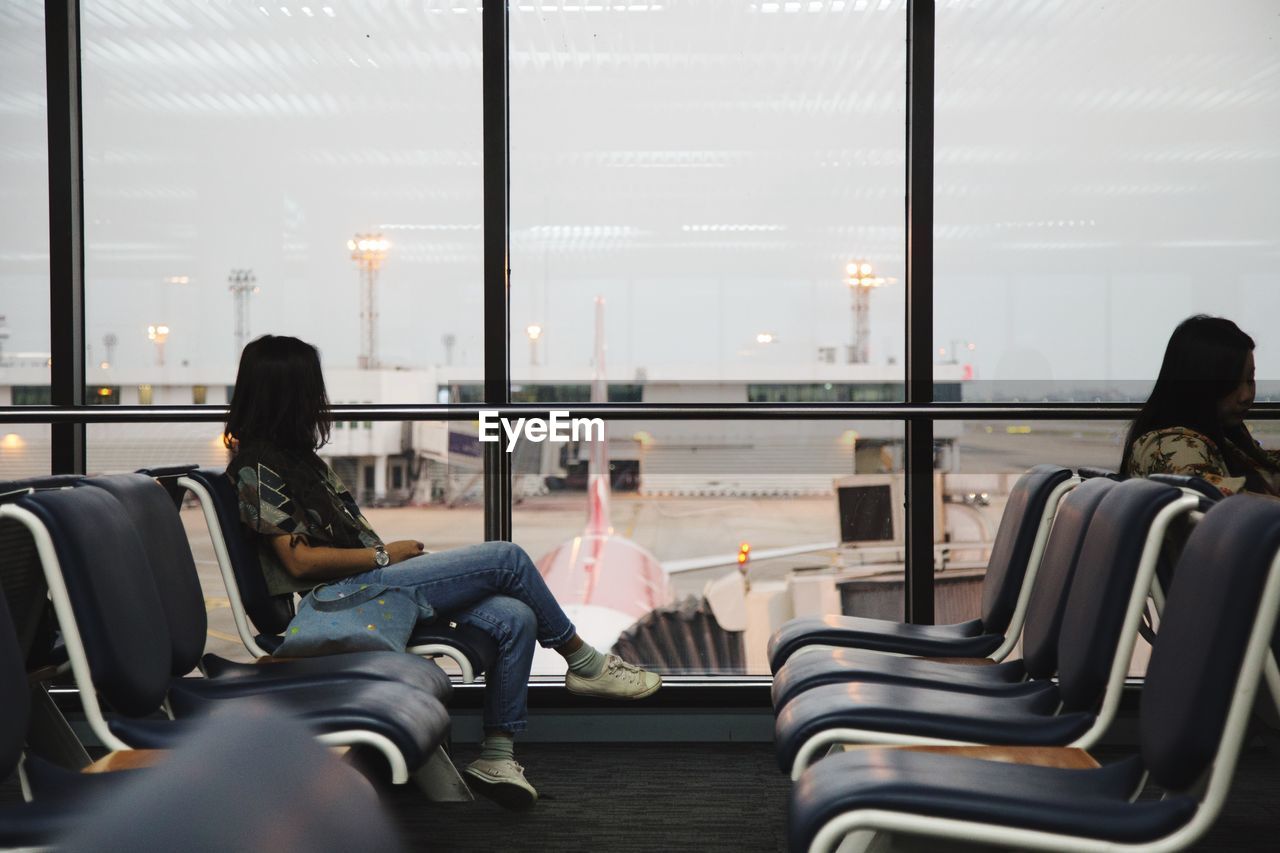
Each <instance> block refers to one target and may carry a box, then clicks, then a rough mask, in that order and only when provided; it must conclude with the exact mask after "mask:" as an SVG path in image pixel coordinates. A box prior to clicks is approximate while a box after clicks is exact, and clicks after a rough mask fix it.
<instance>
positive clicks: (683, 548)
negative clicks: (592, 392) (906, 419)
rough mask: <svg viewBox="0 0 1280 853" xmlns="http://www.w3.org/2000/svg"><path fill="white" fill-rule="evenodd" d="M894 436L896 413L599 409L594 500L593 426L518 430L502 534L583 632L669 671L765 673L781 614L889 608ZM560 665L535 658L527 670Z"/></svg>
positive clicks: (896, 562)
mask: <svg viewBox="0 0 1280 853" xmlns="http://www.w3.org/2000/svg"><path fill="white" fill-rule="evenodd" d="M566 431H567V428H566ZM902 433H903V431H902V425H901V424H900V423H898V422H896V421H863V422H835V421H808V422H788V423H782V422H777V421H740V422H733V421H610V422H609V424H608V430H607V435H608V438H607V448H608V450H607V457H608V464H609V470H610V478H609V479H610V488H609V490H608V491H609V494H608V495H607V496H606V497H605V498H604V499H603V500H599V499H598V496H597V495H596V492H595V491H594V490H593V489H592V487H591V485H592V476H591V472H592V471H593V470H597V471H598V470H601V468H600V466H601V465H602V463H601V462H600V461H599V459H600V457H599V456H597V457H595V461H594V462H593V452H594V453H599V452H600V448H601V447H602V446H603V444H602V442H600V441H599V434H598V433H596V432H591V433H590V434H591V440H587V438H586V436H587V434H588V433H587V430H586V429H585V427H584V428H583V429H582V430H581V431H580V433H579V440H578V441H576V442H575V441H572V440H570V441H567V442H560V441H551V440H545V441H541V442H534V441H530V440H523V439H522V440H520V441H518V442H517V443H516V445H515V447H514V449H513V451H512V453H513V459H512V465H513V469H514V472H515V495H516V499H517V504H516V506H515V510H514V518H513V522H514V540H515V542H516V543H518V544H519V545H521V546H522V547H523V548H524V549H525V550H526V551H528V552H529V555H530V556H531V557H532V558H533V559H534V560H535V562H537V563H538V565H539V568H540V570H542V572H543V574H544V576H545V577H546V578H547V582H548V585H549V586H550V587H551V589H552V591H553V592H554V593H555V594H556V595H557V597H558V598H559V600H560V601H561V603H562V604H563V605H564V606H565V607H566V610H568V612H569V613H570V616H571V618H573V619H574V620H575V624H577V627H578V629H579V631H580V632H582V634H583V636H584V637H585V638H586V639H587V641H588V642H591V643H593V644H596V645H597V646H598V647H600V648H609V647H611V646H614V645H615V643H616V644H617V646H616V647H617V648H618V650H619V651H620V652H621V653H622V654H623V655H624V656H625V657H626V658H627V659H629V660H633V661H635V662H637V663H642V664H646V665H652V666H654V667H656V668H658V669H660V670H662V671H663V672H666V673H669V674H674V675H708V674H710V675H738V674H757V675H764V674H767V673H768V663H767V661H766V660H765V646H766V644H767V642H768V639H769V636H770V635H771V634H772V633H773V631H774V630H776V629H777V628H778V627H779V626H780V625H781V624H782V622H783V621H785V620H786V619H788V618H791V616H800V615H821V614H825V613H838V612H847V613H857V614H859V615H868V616H879V617H882V618H890V619H900V618H901V614H902V578H903V572H902V535H903V520H902V512H901V506H902V473H901V472H902V468H901V464H902ZM571 435H572V433H571V432H570V436H571ZM593 465H594V466H595V467H593ZM600 484H601V485H603V478H601V479H600ZM593 507H599V510H598V511H594V510H593ZM610 529H611V530H612V533H609V530H610ZM842 542H844V543H845V544H844V545H843V546H841V543H842ZM744 544H745V545H746V546H747V547H748V551H747V560H746V562H745V564H744V565H745V575H744V574H743V573H742V572H740V571H739V568H738V566H739V563H738V557H739V553H740V550H741V548H742V546H743V545H744ZM588 566H598V567H599V568H598V570H596V569H590V568H588ZM744 579H745V581H747V583H744ZM681 626H690V627H689V628H688V630H685V629H684V628H683V627H681ZM563 669H564V665H563V662H559V660H558V657H557V656H554V655H545V654H541V653H540V654H539V655H538V657H537V658H535V670H534V672H535V674H539V675H547V674H550V673H556V672H562V671H563Z"/></svg>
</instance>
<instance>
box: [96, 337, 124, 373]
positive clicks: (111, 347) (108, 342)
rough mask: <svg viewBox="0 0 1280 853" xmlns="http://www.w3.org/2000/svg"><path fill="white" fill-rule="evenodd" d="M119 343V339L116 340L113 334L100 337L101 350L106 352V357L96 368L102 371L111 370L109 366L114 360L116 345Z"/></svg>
mask: <svg viewBox="0 0 1280 853" xmlns="http://www.w3.org/2000/svg"><path fill="white" fill-rule="evenodd" d="M119 342H120V339H119V338H117V337H116V336H115V333H113V332H107V333H106V334H105V335H103V336H102V348H103V349H104V350H106V353H107V357H106V358H104V359H103V360H102V363H101V364H99V365H98V367H101V368H102V369H103V370H109V369H110V368H111V364H112V363H113V362H114V361H115V360H116V358H115V356H116V344H118V343H119Z"/></svg>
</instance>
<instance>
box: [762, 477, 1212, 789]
mask: <svg viewBox="0 0 1280 853" xmlns="http://www.w3.org/2000/svg"><path fill="white" fill-rule="evenodd" d="M1197 506H1198V499H1197V498H1194V497H1190V496H1187V495H1183V494H1182V493H1181V492H1180V491H1179V490H1178V489H1175V488H1173V487H1171V486H1165V485H1162V484H1160V483H1153V482H1150V481H1148V480H1141V479H1134V480H1127V481H1125V482H1122V483H1116V484H1115V485H1114V486H1113V487H1112V488H1111V489H1110V491H1109V492H1108V493H1107V494H1106V495H1105V496H1104V497H1103V498H1102V501H1101V502H1100V503H1099V505H1098V507H1097V509H1096V510H1095V512H1094V517H1093V519H1092V520H1091V521H1090V523H1089V526H1088V530H1087V532H1086V534H1085V540H1084V543H1083V545H1082V546H1081V550H1080V555H1079V558H1078V566H1077V568H1076V572H1075V577H1074V579H1073V580H1072V582H1071V586H1070V590H1069V592H1068V593H1067V600H1066V605H1065V609H1064V610H1063V614H1062V624H1061V628H1060V630H1059V637H1058V680H1057V682H1056V683H1055V682H1052V681H1049V680H1048V679H1043V680H1042V681H1041V682H1040V689H1039V690H1037V691H1035V692H1029V693H1027V694H1024V695H978V694H971V693H962V692H958V691H956V690H948V689H946V688H943V687H921V686H902V685H896V684H875V683H857V682H846V683H840V684H829V685H825V686H822V687H815V688H813V689H811V690H808V691H805V692H803V693H801V694H799V695H798V696H796V697H795V698H794V699H792V700H791V701H790V702H789V703H788V704H787V705H785V706H784V707H783V708H782V710H781V711H780V712H779V714H778V716H777V719H776V726H775V741H776V745H777V755H778V763H779V766H780V767H781V768H782V769H783V770H784V771H790V773H791V776H792V778H793V779H797V778H799V777H800V774H801V773H802V772H803V771H804V769H805V768H806V767H808V766H809V765H810V764H811V763H813V762H815V761H818V759H820V758H822V756H823V755H825V754H826V752H827V751H828V750H829V749H830V748H831V747H833V746H835V745H842V744H869V743H872V744H874V743H878V744H915V745H927V744H984V745H985V744H990V745H1007V746H1068V745H1069V746H1078V747H1082V748H1087V747H1089V746H1092V745H1093V744H1094V743H1096V742H1097V740H1098V739H1099V738H1100V737H1101V736H1102V735H1103V734H1104V733H1105V732H1106V730H1107V728H1108V727H1109V726H1110V724H1111V722H1112V720H1114V718H1115V713H1116V710H1117V709H1118V707H1119V703H1120V696H1121V693H1122V692H1123V688H1124V681H1125V677H1126V675H1127V673H1128V670H1129V661H1130V659H1131V657H1132V655H1133V648H1134V645H1135V644H1136V642H1137V637H1138V624H1139V621H1140V620H1141V617H1142V613H1143V611H1144V609H1145V607H1146V600H1147V595H1148V592H1149V591H1150V589H1151V585H1152V580H1153V578H1154V576H1155V566H1156V561H1157V559H1158V557H1159V554H1160V550H1161V546H1162V543H1163V541H1164V537H1165V534H1166V532H1167V530H1168V528H1169V525H1170V524H1171V523H1172V522H1173V520H1174V519H1176V518H1179V517H1181V516H1185V515H1186V514H1188V513H1190V512H1191V511H1192V510H1194V509H1195V508H1196V507H1197Z"/></svg>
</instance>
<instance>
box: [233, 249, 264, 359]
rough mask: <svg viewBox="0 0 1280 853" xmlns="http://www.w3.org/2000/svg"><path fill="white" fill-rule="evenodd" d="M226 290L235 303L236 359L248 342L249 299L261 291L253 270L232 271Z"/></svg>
mask: <svg viewBox="0 0 1280 853" xmlns="http://www.w3.org/2000/svg"><path fill="white" fill-rule="evenodd" d="M227 284H228V285H229V287H228V288H227V289H228V290H230V291H231V295H232V296H233V297H234V298H235V301H236V357H237V358H239V357H240V353H241V351H242V350H244V345H245V344H246V343H248V341H249V297H250V296H252V295H253V294H255V293H257V292H259V291H260V290H262V288H260V287H258V278H257V276H255V275H254V274H253V270H232V271H231V274H230V275H228V276H227Z"/></svg>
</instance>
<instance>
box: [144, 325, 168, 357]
mask: <svg viewBox="0 0 1280 853" xmlns="http://www.w3.org/2000/svg"><path fill="white" fill-rule="evenodd" d="M147 340H149V341H151V342H152V343H153V344H155V345H156V364H157V365H158V366H160V367H164V342H165V341H167V340H169V327H168V326H166V325H165V324H164V323H154V324H152V325H150V326H147Z"/></svg>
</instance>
